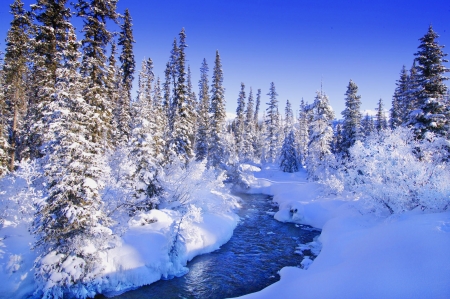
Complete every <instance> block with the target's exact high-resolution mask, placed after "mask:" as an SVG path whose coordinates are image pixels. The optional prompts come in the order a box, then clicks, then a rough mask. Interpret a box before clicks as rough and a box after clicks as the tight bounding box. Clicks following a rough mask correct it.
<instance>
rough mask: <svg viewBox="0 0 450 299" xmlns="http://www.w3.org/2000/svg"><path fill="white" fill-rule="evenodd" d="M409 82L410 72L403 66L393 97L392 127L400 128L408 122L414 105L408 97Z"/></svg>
mask: <svg viewBox="0 0 450 299" xmlns="http://www.w3.org/2000/svg"><path fill="white" fill-rule="evenodd" d="M408 81H409V75H408V71H407V70H406V67H405V66H403V68H402V70H401V71H400V78H399V79H398V80H397V82H396V85H397V87H396V88H395V91H394V96H393V97H392V109H391V127H398V126H400V125H403V124H406V123H407V122H408V119H409V113H410V112H411V111H412V104H413V102H412V101H410V100H411V99H410V97H409V96H408V94H409V91H408Z"/></svg>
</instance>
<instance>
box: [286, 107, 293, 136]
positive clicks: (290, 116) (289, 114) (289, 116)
mask: <svg viewBox="0 0 450 299" xmlns="http://www.w3.org/2000/svg"><path fill="white" fill-rule="evenodd" d="M293 126H294V112H293V111H292V105H291V102H289V100H286V107H285V108H284V135H285V137H286V136H287V135H288V134H289V132H290V131H291V130H292V129H293Z"/></svg>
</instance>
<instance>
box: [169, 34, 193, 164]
mask: <svg viewBox="0 0 450 299" xmlns="http://www.w3.org/2000/svg"><path fill="white" fill-rule="evenodd" d="M179 36H180V44H179V46H178V55H177V58H178V60H177V68H176V70H177V75H178V81H177V85H176V93H175V95H174V97H175V98H174V101H173V104H172V105H173V106H174V109H175V110H174V111H175V116H174V119H173V131H172V141H171V143H172V144H171V151H172V155H176V156H178V157H179V158H180V159H181V161H183V162H187V161H188V160H189V159H190V158H191V157H192V156H193V144H192V142H191V141H192V140H193V139H194V138H193V134H194V119H195V117H194V110H193V109H194V107H190V106H189V105H188V103H189V94H188V90H187V85H186V69H185V65H186V55H185V52H184V50H185V48H186V47H187V45H186V33H185V32H184V28H183V29H182V30H181V32H180V34H179ZM175 107H176V108H175Z"/></svg>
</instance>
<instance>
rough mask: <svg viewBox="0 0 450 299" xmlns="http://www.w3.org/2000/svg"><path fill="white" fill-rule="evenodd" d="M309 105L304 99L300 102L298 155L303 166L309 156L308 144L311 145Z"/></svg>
mask: <svg viewBox="0 0 450 299" xmlns="http://www.w3.org/2000/svg"><path fill="white" fill-rule="evenodd" d="M307 106H308V105H307V104H305V101H304V100H303V98H302V101H301V102H300V111H299V115H298V130H297V142H296V144H297V154H298V155H299V162H300V163H301V165H305V162H306V156H307V155H308V143H309V121H308V111H307V109H306V107H307Z"/></svg>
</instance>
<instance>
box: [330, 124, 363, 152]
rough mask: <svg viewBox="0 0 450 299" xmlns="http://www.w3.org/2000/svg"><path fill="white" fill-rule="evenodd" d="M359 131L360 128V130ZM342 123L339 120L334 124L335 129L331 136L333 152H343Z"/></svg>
mask: <svg viewBox="0 0 450 299" xmlns="http://www.w3.org/2000/svg"><path fill="white" fill-rule="evenodd" d="M361 133H363V132H362V130H361ZM342 139H343V138H342V124H341V123H340V122H339V123H338V124H337V125H336V131H335V133H334V138H333V146H332V152H333V154H340V153H342V152H343V147H342Z"/></svg>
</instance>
